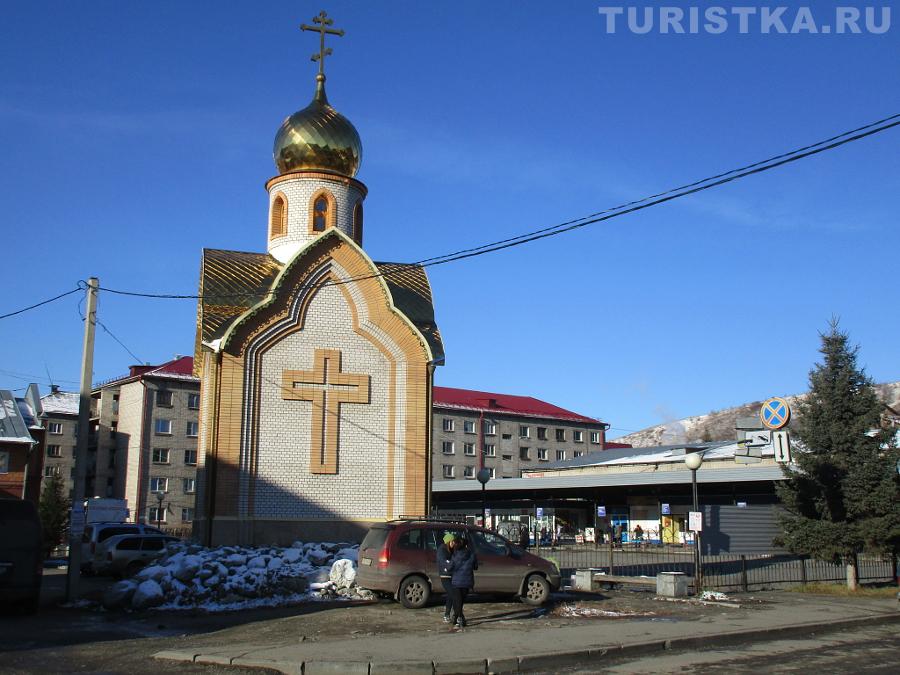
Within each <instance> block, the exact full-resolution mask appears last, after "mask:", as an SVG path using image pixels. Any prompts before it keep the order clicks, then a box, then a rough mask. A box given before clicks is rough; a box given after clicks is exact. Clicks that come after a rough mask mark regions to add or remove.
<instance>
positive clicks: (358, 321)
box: [194, 12, 444, 545]
mask: <svg viewBox="0 0 900 675" xmlns="http://www.w3.org/2000/svg"><path fill="white" fill-rule="evenodd" d="M331 26H332V20H331V19H330V18H328V16H327V15H326V14H325V12H322V13H321V14H319V15H318V16H317V17H315V18H314V19H313V25H305V24H304V25H303V26H301V28H302V29H303V30H306V31H313V32H316V33H318V34H319V39H320V41H319V44H320V49H319V52H318V53H317V54H315V55H314V56H313V60H314V61H318V67H319V69H318V74H317V76H316V81H315V93H314V95H313V99H312V101H311V102H310V104H309V105H308V106H306V107H305V108H303V109H302V110H300V111H298V112H295V113H294V114H293V115H291V116H290V117H288V118H287V119H286V120H285V121H284V123H283V124H282V125H281V128H280V129H279V130H278V132H277V134H276V136H275V147H274V160H275V166H276V169H277V175H275V177H273V178H270V179H269V180H268V182H267V183H266V190H267V192H268V218H267V221H266V225H265V227H263V225H262V222H261V223H260V238H263V237H265V240H266V243H267V245H266V250H265V252H264V253H261V252H260V253H255V252H244V251H229V250H219V249H204V251H203V257H202V261H201V264H200V290H199V296H200V297H199V300H198V306H197V337H196V343H195V354H194V364H195V371H196V372H195V375H197V376H199V377H200V378H201V404H200V405H201V410H200V437H199V450H200V452H199V453H198V455H199V456H200V457H199V458H198V464H199V465H198V488H197V489H198V495H197V512H196V520H195V523H194V532H195V536H198V537H199V539H200V540H202V541H203V542H204V543H207V544H210V545H219V544H247V545H251V544H269V543H272V544H285V543H290V542H292V541H295V540H297V539H301V540H319V541H323V540H324V541H340V540H359V539H360V538H361V537H362V535H363V534H364V533H365V531H366V529H367V528H368V526H369V525H370V524H371V523H373V522H378V521H384V520H389V519H391V518H396V517H398V516H399V515H401V514H410V515H412V514H424V513H427V512H428V510H429V506H430V504H429V502H430V465H429V462H430V456H431V451H430V450H431V449H430V444H431V441H430V439H431V404H432V401H431V392H432V382H433V375H434V368H435V366H437V365H440V364H442V363H443V359H444V354H443V345H442V342H441V336H440V333H439V331H438V328H437V324H436V323H435V318H434V308H433V304H432V296H431V288H430V285H429V282H428V278H427V276H426V274H425V270H424V269H422V267H420V266H417V265H408V264H399V263H383V262H374V261H372V259H371V258H369V256H368V255H366V252H365V250H364V249H363V234H364V228H363V210H364V207H363V203H364V201H365V198H366V192H367V190H366V186H365V185H364V184H363V183H361V182H360V181H359V180H357V178H356V175H357V172H358V171H359V168H360V163H361V160H362V144H361V142H360V137H359V134H358V133H357V131H356V129H355V128H354V126H353V125H352V124H351V123H350V121H349V120H348V119H347V118H346V117H344V116H343V115H342V114H340V113H339V112H338V111H337V110H335V109H334V108H333V107H332V106H331V104H330V103H329V101H328V97H327V96H326V94H325V72H324V71H325V69H324V61H325V57H326V56H328V55H330V54H331V49H330V48H326V47H325V39H326V36H327V35H338V36H340V35H343V31H341V30H337V29H334V28H332V27H331ZM260 220H261V221H262V218H261V219H260ZM375 231H376V232H377V229H376V230H375Z"/></svg>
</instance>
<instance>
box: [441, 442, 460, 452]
mask: <svg viewBox="0 0 900 675" xmlns="http://www.w3.org/2000/svg"><path fill="white" fill-rule="evenodd" d="M441 452H443V453H444V454H445V455H452V454H453V453H454V452H456V449H455V448H454V447H453V441H444V442H443V443H441Z"/></svg>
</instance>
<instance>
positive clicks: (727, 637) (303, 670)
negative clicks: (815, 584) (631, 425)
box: [153, 612, 900, 675]
mask: <svg viewBox="0 0 900 675" xmlns="http://www.w3.org/2000/svg"><path fill="white" fill-rule="evenodd" d="M895 622H900V612H892V613H890V614H879V615H874V616H865V617H858V618H854V619H836V620H833V621H820V622H816V623H803V624H797V625H795V626H776V627H773V628H758V629H756V630H749V631H731V632H728V633H713V634H711V635H704V636H702V637H680V638H668V639H665V640H647V641H644V642H626V643H622V644H611V645H608V646H602V647H594V648H590V649H579V650H575V651H566V652H547V653H544V654H528V655H524V656H510V657H504V658H496V659H493V658H487V659H466V660H464V661H391V662H387V661H372V662H366V661H314V660H310V661H306V662H303V661H288V660H270V659H266V658H257V657H254V656H251V655H248V654H247V651H246V650H243V651H239V652H237V653H236V654H235V656H231V657H229V656H227V655H226V654H225V653H223V651H222V649H221V648H213V649H210V650H209V651H208V652H206V653H203V651H202V649H201V648H194V649H176V650H166V651H161V652H157V653H156V654H154V655H153V656H154V658H157V659H167V660H172V661H191V662H194V663H207V664H215V665H226V666H227V665H233V666H250V667H257V668H269V669H271V670H277V671H279V672H282V673H286V674H287V675H325V674H330V673H353V674H357V673H358V674H359V675H382V674H384V673H391V675H406V674H409V675H420V674H421V675H469V674H473V675H474V674H475V673H480V674H481V675H493V674H496V675H505V674H506V673H528V672H540V671H544V672H548V671H553V670H555V669H558V668H559V667H561V666H564V667H572V666H578V665H591V664H596V663H597V662H598V661H600V660H603V661H604V662H608V661H609V660H618V659H622V658H626V657H630V656H637V655H640V656H646V655H647V654H648V653H651V654H652V653H654V652H663V651H682V650H687V649H698V648H703V647H711V646H720V645H734V644H741V643H745V642H756V641H765V640H776V639H784V638H788V637H797V636H802V635H809V634H813V633H818V632H830V631H834V630H839V629H853V628H859V627H862V626H871V625H873V624H882V623H895Z"/></svg>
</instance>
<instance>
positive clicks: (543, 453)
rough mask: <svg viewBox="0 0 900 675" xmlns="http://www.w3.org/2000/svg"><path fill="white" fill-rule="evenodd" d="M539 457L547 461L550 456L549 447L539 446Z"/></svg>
mask: <svg viewBox="0 0 900 675" xmlns="http://www.w3.org/2000/svg"><path fill="white" fill-rule="evenodd" d="M537 457H538V459H539V460H541V461H542V462H546V461H547V459H548V457H547V448H538V451H537Z"/></svg>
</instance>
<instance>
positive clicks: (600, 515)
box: [597, 506, 606, 518]
mask: <svg viewBox="0 0 900 675" xmlns="http://www.w3.org/2000/svg"><path fill="white" fill-rule="evenodd" d="M597 517H598V518H606V507H605V506H598V507H597Z"/></svg>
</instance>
